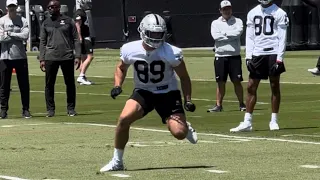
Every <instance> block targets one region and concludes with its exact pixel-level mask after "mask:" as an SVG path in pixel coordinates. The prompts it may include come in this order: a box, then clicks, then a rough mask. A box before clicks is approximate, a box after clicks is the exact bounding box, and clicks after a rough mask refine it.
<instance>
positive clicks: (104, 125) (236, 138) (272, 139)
mask: <svg viewBox="0 0 320 180" xmlns="http://www.w3.org/2000/svg"><path fill="white" fill-rule="evenodd" d="M64 124H69V125H88V126H101V127H110V128H115V127H116V126H115V125H107V124H96V123H64ZM130 129H133V130H138V131H150V132H161V133H169V131H168V130H160V129H149V128H138V127H131V128H130ZM198 135H203V136H216V137H224V138H234V139H235V140H239V139H241V140H244V139H246V140H267V141H277V142H288V143H297V144H313V145H320V142H311V141H302V140H290V139H280V138H263V137H245V136H230V135H225V134H212V133H198ZM241 140H240V141H241Z"/></svg>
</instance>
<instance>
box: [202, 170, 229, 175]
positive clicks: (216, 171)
mask: <svg viewBox="0 0 320 180" xmlns="http://www.w3.org/2000/svg"><path fill="white" fill-rule="evenodd" d="M206 171H208V172H212V173H217V174H223V173H227V172H228V171H221V170H215V169H209V170H206Z"/></svg>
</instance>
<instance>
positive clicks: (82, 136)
mask: <svg viewBox="0 0 320 180" xmlns="http://www.w3.org/2000/svg"><path fill="white" fill-rule="evenodd" d="M319 55H320V52H319V51H295V52H287V54H286V58H285V64H286V68H287V72H286V73H285V74H284V75H283V76H282V82H284V83H283V84H282V85H281V87H282V97H283V98H282V104H281V112H280V114H279V118H280V119H279V120H280V121H279V125H280V128H281V130H280V131H278V132H270V131H269V126H268V124H269V120H270V117H271V114H270V109H271V106H270V90H269V85H268V84H267V81H265V83H262V84H261V86H260V88H259V91H258V102H259V103H258V104H257V106H256V110H255V113H254V122H253V123H254V124H253V128H254V131H253V132H250V133H236V134H231V133H229V129H230V128H233V127H236V126H237V125H238V124H239V122H240V121H242V120H243V115H244V113H243V112H239V111H238V103H237V100H236V97H235V95H234V92H233V86H232V84H228V86H227V94H226V97H225V102H224V112H221V113H207V112H206V110H207V108H208V107H210V106H212V105H213V104H214V103H215V102H214V99H215V87H216V86H215V82H214V81H213V80H214V71H213V53H212V51H210V50H186V51H185V52H184V56H185V61H186V63H187V67H188V69H189V73H190V76H191V78H192V79H193V98H194V102H195V103H196V105H197V110H196V112H194V113H188V114H187V116H188V120H189V121H190V122H191V123H192V125H193V127H194V128H196V130H197V131H198V133H199V135H198V136H199V143H198V144H196V145H193V144H190V143H188V142H187V141H185V140H184V141H178V140H175V139H174V138H173V137H172V136H171V135H170V133H169V132H167V130H166V127H165V126H164V125H162V123H161V120H160V118H159V117H158V115H157V114H156V113H155V112H152V113H151V114H149V115H148V116H147V117H145V118H144V119H142V120H140V121H139V122H137V123H135V124H134V125H133V128H132V130H131V137H130V142H129V144H128V146H127V149H126V152H125V155H124V160H125V166H126V168H127V171H123V172H122V171H121V172H110V173H105V174H99V173H97V172H98V171H99V169H100V168H101V167H102V166H104V165H105V164H106V163H108V161H109V160H110V159H111V158H112V155H113V136H114V125H115V124H116V120H117V117H118V115H119V113H120V111H121V109H122V107H123V106H124V103H125V101H126V99H127V98H128V96H129V95H130V93H131V92H132V85H133V83H132V78H131V77H132V73H131V72H132V69H130V72H129V74H128V76H129V77H130V78H128V79H127V80H126V81H125V85H124V87H123V90H124V91H123V94H122V95H121V96H120V97H119V98H117V99H116V100H113V99H111V98H110V95H109V93H110V90H111V88H112V86H113V79H112V76H113V72H114V69H115V64H116V63H117V60H118V59H119V51H118V50H97V51H96V53H95V59H94V62H93V63H92V65H91V67H90V69H89V71H88V76H95V77H90V80H92V81H94V82H95V83H96V84H95V85H93V86H77V93H78V95H77V109H76V110H77V112H78V113H79V116H76V117H67V116H66V98H65V86H64V82H63V78H62V77H59V78H58V80H57V83H56V93H57V94H56V97H55V98H56V105H57V109H56V117H54V118H46V117H45V115H46V109H45V99H44V77H43V75H44V74H43V72H41V71H40V69H39V63H38V62H37V61H36V54H35V53H30V54H29V68H30V74H31V76H30V78H31V90H32V92H31V97H32V99H31V109H30V110H31V112H32V114H33V118H32V119H30V120H25V119H22V118H21V115H20V111H21V105H20V94H19V91H18V88H17V83H16V80H15V76H13V82H12V86H13V87H12V88H13V92H12V93H11V97H10V110H9V112H8V113H9V118H8V119H6V120H0V179H14V180H19V179H20V180H21V179H33V180H38V179H67V180H68V179H84V180H89V179H137V180H167V179H174V180H180V179H181V180H214V179H226V180H238V179H239V180H240V179H245V180H249V179H250V180H257V179H268V180H269V179H270V180H296V179H297V180H317V179H320V125H319V124H320V121H319V120H320V110H319V107H320V105H319V103H320V77H314V76H312V75H311V74H309V73H308V72H307V69H308V68H313V67H314V66H315V63H316V60H317V58H318V56H319ZM243 66H244V64H243ZM243 70H244V77H247V70H246V68H245V67H244V69H243ZM77 74H78V73H77ZM243 84H244V87H246V83H243Z"/></svg>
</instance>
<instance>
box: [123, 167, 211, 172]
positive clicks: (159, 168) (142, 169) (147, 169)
mask: <svg viewBox="0 0 320 180" xmlns="http://www.w3.org/2000/svg"><path fill="white" fill-rule="evenodd" d="M214 167H215V166H175V167H154V168H141V169H127V170H126V171H152V170H165V169H204V168H214Z"/></svg>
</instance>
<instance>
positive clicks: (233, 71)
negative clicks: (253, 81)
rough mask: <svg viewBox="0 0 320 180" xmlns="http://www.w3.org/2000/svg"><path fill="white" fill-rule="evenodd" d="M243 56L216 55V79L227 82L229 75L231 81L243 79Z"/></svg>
mask: <svg viewBox="0 0 320 180" xmlns="http://www.w3.org/2000/svg"><path fill="white" fill-rule="evenodd" d="M241 65H242V62H241V56H240V55H239V56H228V57H216V58H215V60H214V69H215V75H216V81H217V82H219V81H223V82H226V81H227V79H228V75H229V77H230V80H231V81H243V78H242V67H241Z"/></svg>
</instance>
